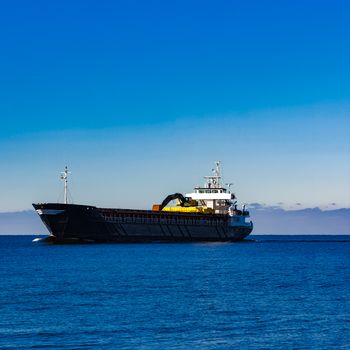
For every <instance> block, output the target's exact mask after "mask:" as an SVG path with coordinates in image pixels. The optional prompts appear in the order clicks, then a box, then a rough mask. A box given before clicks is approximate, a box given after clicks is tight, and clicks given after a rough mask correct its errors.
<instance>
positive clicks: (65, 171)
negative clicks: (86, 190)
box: [61, 166, 71, 204]
mask: <svg viewBox="0 0 350 350" xmlns="http://www.w3.org/2000/svg"><path fill="white" fill-rule="evenodd" d="M70 174H71V172H70V171H68V167H67V166H65V168H64V171H63V172H61V180H63V182H64V204H68V175H70Z"/></svg>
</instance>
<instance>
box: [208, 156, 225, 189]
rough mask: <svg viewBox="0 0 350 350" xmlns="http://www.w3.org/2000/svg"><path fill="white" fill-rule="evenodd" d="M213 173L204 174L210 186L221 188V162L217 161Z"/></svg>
mask: <svg viewBox="0 0 350 350" xmlns="http://www.w3.org/2000/svg"><path fill="white" fill-rule="evenodd" d="M212 171H213V175H211V176H204V178H205V179H207V187H208V188H221V187H222V186H221V162H220V161H216V162H215V169H212Z"/></svg>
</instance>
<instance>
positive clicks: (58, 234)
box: [33, 203, 253, 243]
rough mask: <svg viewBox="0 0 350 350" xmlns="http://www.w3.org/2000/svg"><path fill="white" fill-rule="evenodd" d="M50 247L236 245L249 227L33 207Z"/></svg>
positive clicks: (214, 220) (139, 213)
mask: <svg viewBox="0 0 350 350" xmlns="http://www.w3.org/2000/svg"><path fill="white" fill-rule="evenodd" d="M33 206H34V208H35V210H36V211H37V212H38V214H39V215H40V218H41V219H42V221H43V223H44V224H45V226H46V227H47V229H48V230H49V232H50V236H49V237H48V241H51V242H53V243H75V242H77V243H81V242H116V243H124V242H125V243H126V242H128V243H129V242H133V243H134V242H139V243H141V242H155V241H159V242H200V241H215V242H227V241H238V240H242V239H244V238H245V237H247V236H248V235H249V234H250V233H251V232H252V229H253V226H252V225H244V226H234V227H233V226H230V224H229V217H228V216H227V215H217V214H211V215H208V214H204V215H203V214H192V213H191V214H189V213H169V212H153V211H150V210H131V209H102V208H96V207H93V206H86V205H74V204H58V203H48V204H33Z"/></svg>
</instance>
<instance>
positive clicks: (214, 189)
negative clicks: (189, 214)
mask: <svg viewBox="0 0 350 350" xmlns="http://www.w3.org/2000/svg"><path fill="white" fill-rule="evenodd" d="M212 171H213V174H212V175H210V176H205V177H204V178H205V179H206V183H205V184H204V186H203V187H195V189H194V192H192V193H186V197H190V198H191V199H193V200H196V201H197V202H198V204H199V205H201V206H206V207H208V208H211V209H213V210H214V211H215V213H216V214H227V213H228V209H229V208H230V206H231V205H233V204H234V202H233V200H234V199H235V195H234V194H233V193H231V192H230V190H228V189H227V188H225V187H224V186H223V185H222V184H221V181H222V176H221V163H220V162H219V161H217V162H215V168H214V169H213V170H212ZM231 185H232V184H228V186H229V187H230V186H231Z"/></svg>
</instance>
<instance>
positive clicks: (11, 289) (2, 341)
mask: <svg viewBox="0 0 350 350" xmlns="http://www.w3.org/2000/svg"><path fill="white" fill-rule="evenodd" d="M33 238H34V237H31V236H0V257H1V258H0V259H1V260H0V262H1V264H0V283H1V284H0V348H1V349H35V348H37V349H144V350H147V349H350V236H252V238H251V240H250V241H247V242H242V243H225V244H223V243H221V244H215V243H196V244H160V243H159V244H156V243H155V244H95V245H93V244H91V245H88V244H85V245H43V244H34V243H32V239H33Z"/></svg>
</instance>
